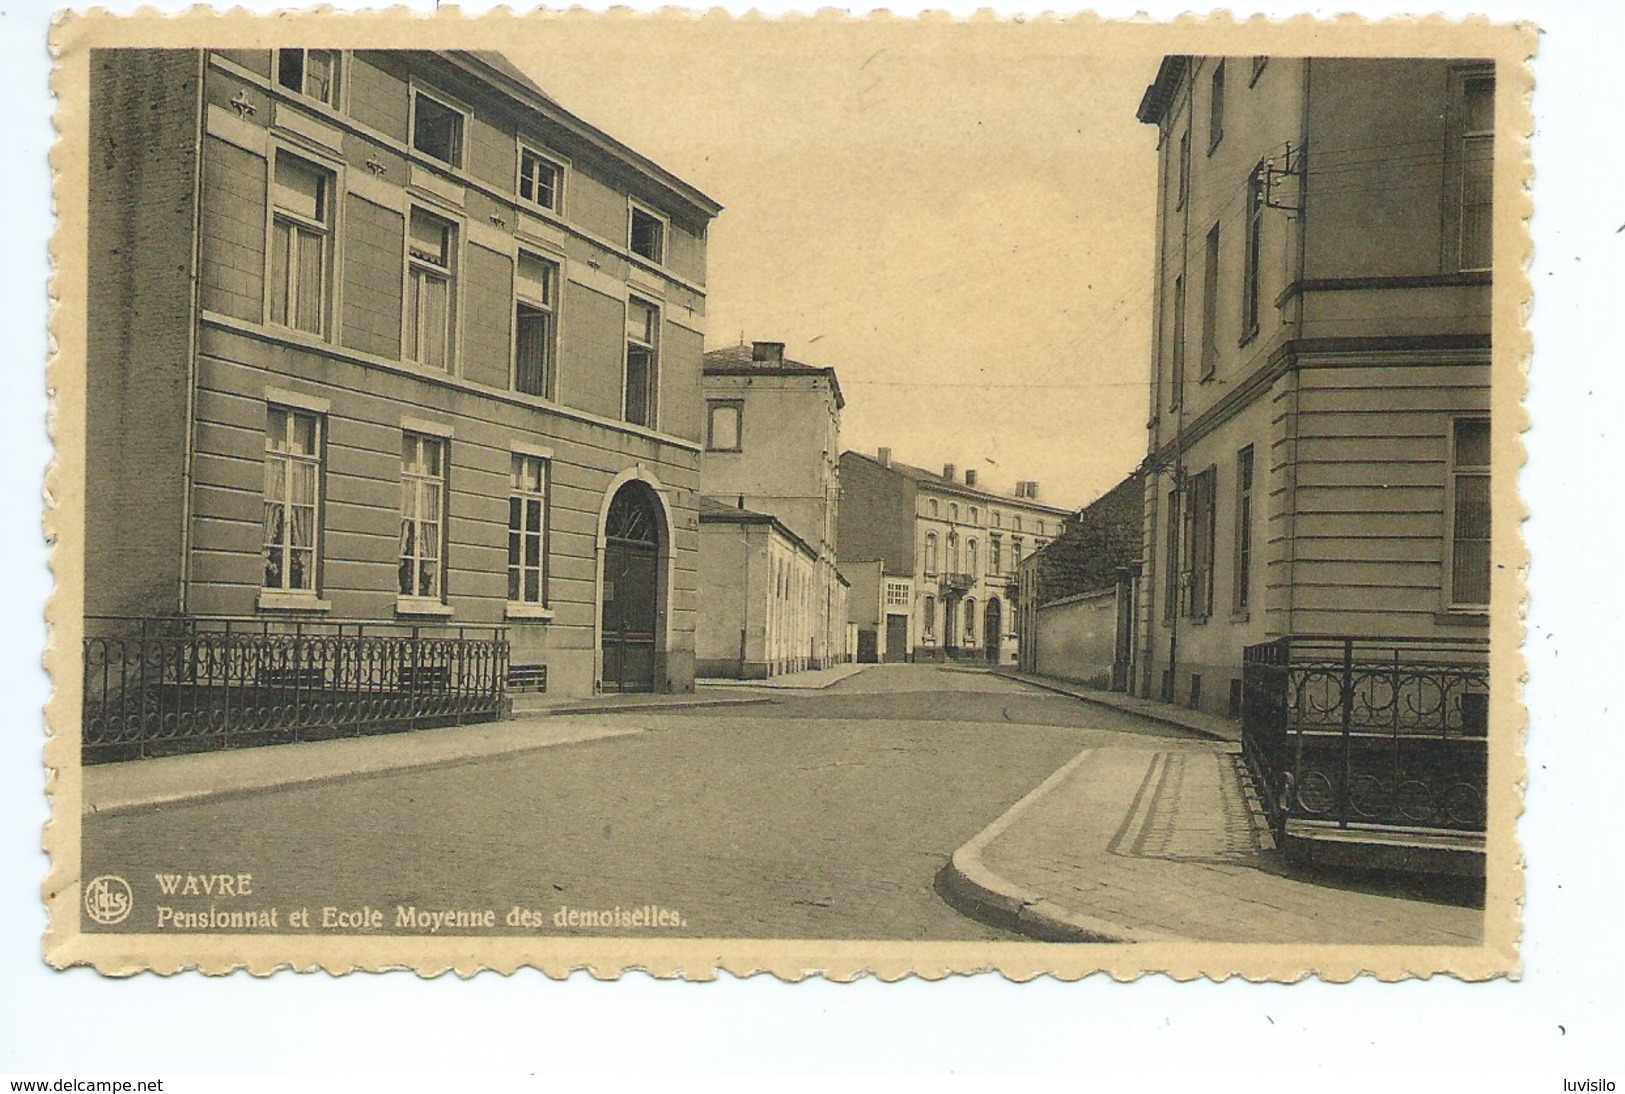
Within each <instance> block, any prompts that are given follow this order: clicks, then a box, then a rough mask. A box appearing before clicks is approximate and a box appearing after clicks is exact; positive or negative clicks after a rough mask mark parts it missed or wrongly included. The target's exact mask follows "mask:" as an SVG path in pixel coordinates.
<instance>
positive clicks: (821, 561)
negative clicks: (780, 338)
mask: <svg viewBox="0 0 1625 1094" xmlns="http://www.w3.org/2000/svg"><path fill="white" fill-rule="evenodd" d="M702 383H703V388H704V393H705V426H704V439H705V451H704V453H703V454H702V456H701V458H700V488H701V492H702V493H703V494H704V495H705V496H706V497H708V498H711V499H713V500H715V501H716V502H718V503H719V504H720V505H721V506H722V507H723V508H724V509H728V508H731V509H732V510H733V511H735V512H738V511H740V510H750V511H754V512H758V513H764V514H767V515H769V516H772V517H774V518H776V519H777V520H778V521H779V522H780V523H781V524H782V525H783V526H784V528H785V529H787V530H788V532H789V533H790V534H791V536H792V537H794V538H795V539H796V540H797V541H798V542H799V543H801V544H803V545H805V546H806V547H807V548H808V549H810V550H811V551H812V552H813V554H814V556H815V563H814V567H813V570H814V572H813V578H812V583H811V585H810V586H809V587H808V589H807V590H806V597H807V601H808V604H807V607H806V609H805V611H804V613H803V614H802V615H800V616H798V619H799V620H800V622H799V623H798V624H797V627H798V629H797V630H796V632H795V637H794V640H793V648H790V649H787V650H785V651H782V653H781V655H777V656H774V657H772V658H769V660H768V662H767V664H768V667H769V670H770V672H772V673H778V672H786V671H789V672H799V671H803V670H805V669H821V668H826V667H828V666H830V665H833V664H838V663H840V662H842V661H845V660H846V659H847V651H846V629H847V604H846V589H847V583H846V581H845V580H844V579H843V578H842V576H841V573H840V570H839V568H838V565H837V561H836V557H835V540H836V529H837V526H838V522H839V517H840V496H841V482H840V464H839V453H840V450H841V409H842V407H844V406H845V405H846V400H845V398H844V397H843V396H842V394H841V385H840V381H839V380H838V379H837V378H836V375H835V370H834V369H833V368H825V367H820V366H815V365H807V364H803V363H802V362H800V361H792V360H788V359H787V358H786V357H785V356H784V343H782V342H754V343H752V344H750V345H744V344H741V345H738V346H729V347H726V348H723V349H716V350H712V351H710V352H709V353H707V354H706V355H705V365H704V376H703V380H702ZM704 542H705V543H706V544H709V543H711V542H713V540H712V539H710V538H707V539H706V540H705V541H704ZM702 549H703V545H702ZM725 580H726V578H725ZM713 591H714V590H713V589H711V588H709V587H707V586H706V585H704V584H703V583H702V585H701V588H700V611H701V613H702V614H703V613H706V612H709V611H711V610H712V608H713V607H716V608H717V609H718V610H721V605H722V600H721V599H717V600H713V599H712V593H713ZM798 603H799V599H798ZM798 610H799V609H798ZM729 618H731V614H730V616H729ZM719 628H720V629H727V628H725V627H720V624H719ZM783 633H784V634H785V635H786V636H788V635H789V634H790V633H791V632H789V631H785V632H783ZM786 640H787V641H789V638H788V637H786ZM721 652H724V653H725V651H721Z"/></svg>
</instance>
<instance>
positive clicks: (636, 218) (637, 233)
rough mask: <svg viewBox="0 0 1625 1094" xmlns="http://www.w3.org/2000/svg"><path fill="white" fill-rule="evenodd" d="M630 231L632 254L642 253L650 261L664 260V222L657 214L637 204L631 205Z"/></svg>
mask: <svg viewBox="0 0 1625 1094" xmlns="http://www.w3.org/2000/svg"><path fill="white" fill-rule="evenodd" d="M630 232H631V236H630V239H629V245H630V246H631V248H632V253H633V254H635V255H642V256H643V257H644V258H647V259H648V260H649V261H650V262H664V261H665V260H666V222H665V220H663V219H662V218H661V217H660V216H659V214H657V213H654V212H651V211H650V210H648V209H645V208H643V207H642V206H639V205H634V206H632V217H631V228H630Z"/></svg>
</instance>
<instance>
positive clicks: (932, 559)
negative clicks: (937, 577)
mask: <svg viewBox="0 0 1625 1094" xmlns="http://www.w3.org/2000/svg"><path fill="white" fill-rule="evenodd" d="M925 572H926V573H927V574H934V573H936V572H937V534H936V533H935V532H927V533H926V534H925Z"/></svg>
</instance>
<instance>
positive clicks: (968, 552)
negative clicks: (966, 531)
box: [965, 539, 979, 578]
mask: <svg viewBox="0 0 1625 1094" xmlns="http://www.w3.org/2000/svg"><path fill="white" fill-rule="evenodd" d="M976 565H977V563H976V541H975V540H974V539H973V540H969V541H968V542H966V544H965V572H966V573H967V574H969V575H970V576H971V577H972V578H974V577H976V576H977V575H978V573H979V571H978V570H977V569H976Z"/></svg>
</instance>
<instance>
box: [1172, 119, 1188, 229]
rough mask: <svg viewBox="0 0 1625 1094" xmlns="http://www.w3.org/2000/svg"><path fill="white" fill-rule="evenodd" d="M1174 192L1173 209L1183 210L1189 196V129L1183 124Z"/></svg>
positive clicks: (1186, 124)
mask: <svg viewBox="0 0 1625 1094" xmlns="http://www.w3.org/2000/svg"><path fill="white" fill-rule="evenodd" d="M1178 187H1179V188H1178V189H1177V190H1176V191H1175V194H1176V197H1175V199H1174V208H1175V209H1183V208H1184V207H1185V201H1186V199H1187V198H1189V197H1190V194H1191V127H1190V123H1189V122H1186V123H1185V131H1184V132H1183V133H1181V134H1180V135H1179V180H1178Z"/></svg>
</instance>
